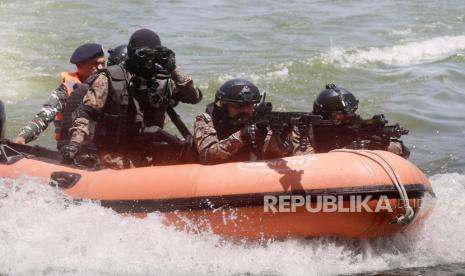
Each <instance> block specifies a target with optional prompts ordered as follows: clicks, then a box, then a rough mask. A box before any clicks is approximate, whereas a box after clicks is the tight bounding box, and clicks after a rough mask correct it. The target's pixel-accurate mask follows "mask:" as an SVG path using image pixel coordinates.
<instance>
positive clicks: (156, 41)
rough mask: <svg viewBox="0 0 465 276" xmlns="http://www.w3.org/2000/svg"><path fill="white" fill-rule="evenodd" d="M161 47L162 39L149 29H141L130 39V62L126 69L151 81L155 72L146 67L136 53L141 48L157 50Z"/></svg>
mask: <svg viewBox="0 0 465 276" xmlns="http://www.w3.org/2000/svg"><path fill="white" fill-rule="evenodd" d="M159 47H161V41H160V37H159V36H158V35H157V34H156V33H155V32H153V31H151V30H149V29H140V30H137V31H135V32H134V33H133V34H132V35H131V37H130V38H129V43H128V61H127V62H126V67H127V69H128V70H129V72H131V73H134V74H136V75H137V76H140V77H144V78H146V79H149V78H150V77H151V76H152V75H153V72H152V70H151V69H147V68H145V67H144V64H142V63H141V61H140V60H139V59H138V57H136V56H135V51H136V50H137V49H141V48H149V49H152V50H155V49H157V48H159Z"/></svg>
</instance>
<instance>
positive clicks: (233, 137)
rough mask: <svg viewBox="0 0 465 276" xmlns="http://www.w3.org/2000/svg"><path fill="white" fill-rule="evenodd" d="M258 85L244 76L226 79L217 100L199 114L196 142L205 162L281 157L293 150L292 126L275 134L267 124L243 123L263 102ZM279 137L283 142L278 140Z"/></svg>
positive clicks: (196, 122) (195, 126) (200, 156)
mask: <svg viewBox="0 0 465 276" xmlns="http://www.w3.org/2000/svg"><path fill="white" fill-rule="evenodd" d="M260 98H261V95H260V92H259V90H258V88H257V87H256V86H255V85H254V84H253V83H251V82H249V81H247V80H243V79H233V80H229V81H227V82H225V83H224V84H223V85H222V86H221V87H220V88H219V89H218V91H217V92H216V95H215V102H214V103H211V104H209V105H208V106H207V111H206V112H205V113H203V114H201V115H199V116H197V118H196V120H195V123H194V145H195V147H196V149H197V152H198V155H199V156H198V158H199V161H200V163H202V164H215V163H221V162H233V161H248V160H252V161H253V160H255V159H268V158H279V157H283V156H286V155H290V154H291V153H292V143H291V141H290V139H289V134H290V130H291V129H290V128H289V129H288V131H284V133H282V134H281V135H280V136H281V137H279V138H278V137H276V136H275V135H274V134H273V132H272V131H271V130H269V129H268V126H266V125H255V124H247V123H244V122H246V121H247V119H249V118H250V117H251V116H252V114H253V112H254V104H256V103H258V102H259V101H260ZM277 139H280V140H281V141H283V143H282V145H280V144H279V143H278V140H277Z"/></svg>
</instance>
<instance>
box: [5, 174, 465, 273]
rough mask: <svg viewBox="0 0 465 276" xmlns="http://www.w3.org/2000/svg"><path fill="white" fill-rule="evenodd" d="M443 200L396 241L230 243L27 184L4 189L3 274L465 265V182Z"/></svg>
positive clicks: (440, 179) (437, 183)
mask: <svg viewBox="0 0 465 276" xmlns="http://www.w3.org/2000/svg"><path fill="white" fill-rule="evenodd" d="M431 181H432V183H433V188H434V189H435V192H436V194H437V198H438V199H437V202H436V204H435V208H434V211H433V212H432V214H431V215H430V217H429V218H428V219H427V220H426V221H425V222H424V223H422V224H421V225H420V226H418V227H415V228H413V229H410V230H408V231H406V233H403V234H399V235H397V236H395V237H391V238H380V239H376V240H370V241H356V240H346V239H342V238H331V237H322V238H313V239H289V240H285V241H266V242H260V243H250V242H244V243H234V244H233V243H230V242H228V241H224V240H222V239H220V238H219V237H217V236H216V235H213V234H211V233H203V234H197V235H194V234H189V233H185V232H179V231H176V230H174V229H173V228H172V227H169V226H165V225H164V224H163V223H162V222H161V218H162V216H161V215H160V214H150V215H149V216H148V217H147V218H146V219H137V218H133V217H123V216H121V215H119V214H116V213H115V212H113V211H112V210H110V209H105V208H103V207H101V206H99V205H98V204H96V203H91V202H82V203H80V204H76V203H72V202H71V201H69V200H68V198H67V197H66V196H64V195H63V194H62V193H61V192H60V191H59V190H56V189H53V188H50V187H48V186H42V185H38V184H37V181H36V180H34V179H31V178H27V177H23V178H21V179H19V180H15V181H13V180H6V179H3V180H1V181H0V217H1V218H2V220H1V221H0V248H1V252H0V274H39V273H44V274H48V275H63V274H68V275H79V274H84V273H85V274H152V275H153V274H169V275H186V274H194V275H195V274H208V275H229V274H243V273H251V274H259V275H261V274H279V275H315V274H318V275H333V274H338V273H355V272H361V271H372V270H384V269H390V268H399V267H413V266H426V265H435V264H438V263H443V262H464V261H465V257H464V256H465V248H464V247H463V244H462V243H460V242H457V241H461V240H463V239H465V232H464V231H463V229H464V227H465V215H464V213H463V212H462V210H463V209H464V208H465V199H464V198H463V196H462V195H463V193H464V192H465V176H464V175H459V174H442V175H435V176H433V177H431Z"/></svg>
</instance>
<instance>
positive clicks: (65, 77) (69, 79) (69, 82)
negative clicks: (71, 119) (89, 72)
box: [55, 72, 81, 141]
mask: <svg viewBox="0 0 465 276" xmlns="http://www.w3.org/2000/svg"><path fill="white" fill-rule="evenodd" d="M61 80H62V82H63V85H64V86H65V87H66V94H68V97H69V96H71V93H73V89H74V86H75V85H76V84H79V83H81V81H80V80H79V78H78V74H77V72H74V73H69V72H62V73H61ZM61 121H63V113H62V112H57V114H56V117H55V140H57V141H59V140H60V133H61Z"/></svg>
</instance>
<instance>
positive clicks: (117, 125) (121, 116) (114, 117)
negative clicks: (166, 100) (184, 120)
mask: <svg viewBox="0 0 465 276" xmlns="http://www.w3.org/2000/svg"><path fill="white" fill-rule="evenodd" d="M101 71H102V72H105V73H106V74H107V76H108V79H109V93H108V97H107V101H106V103H105V106H104V107H103V110H102V114H101V116H100V118H99V119H98V123H97V126H96V130H95V139H96V142H97V144H98V146H99V147H121V146H124V145H128V144H129V143H131V140H133V139H134V138H137V137H139V136H140V135H141V134H142V133H143V131H144V128H145V127H150V126H155V125H156V126H159V127H161V128H163V125H164V118H165V117H164V116H165V111H166V108H167V106H163V107H159V108H154V107H152V106H150V105H149V104H148V103H146V102H144V101H138V100H137V99H136V97H137V95H135V93H138V92H139V93H143V92H140V91H136V89H135V87H134V83H133V81H132V80H133V76H132V75H131V74H130V73H129V72H127V71H126V70H125V69H124V67H123V66H122V65H114V66H109V67H108V68H106V69H102V70H101ZM168 81H169V78H166V79H161V80H160V79H158V78H157V83H158V86H157V89H158V90H159V92H161V89H168Z"/></svg>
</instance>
